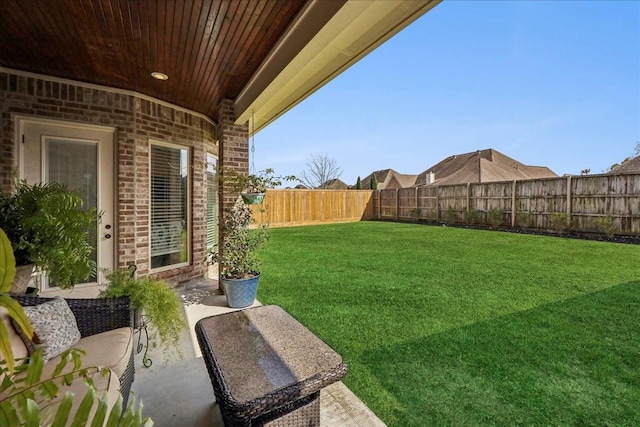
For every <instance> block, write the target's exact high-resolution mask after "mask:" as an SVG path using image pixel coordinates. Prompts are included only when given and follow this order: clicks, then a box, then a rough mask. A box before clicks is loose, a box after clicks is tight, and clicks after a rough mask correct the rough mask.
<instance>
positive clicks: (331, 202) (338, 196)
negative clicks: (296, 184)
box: [253, 189, 373, 227]
mask: <svg viewBox="0 0 640 427" xmlns="http://www.w3.org/2000/svg"><path fill="white" fill-rule="evenodd" d="M372 194H373V191H371V190H288V189H287V190H268V191H267V195H266V197H265V199H264V202H263V203H262V205H253V213H254V219H255V220H256V223H258V224H264V223H268V224H269V225H270V226H271V227H283V226H291V225H306V224H322V223H328V222H348V221H360V220H363V219H371V218H373V202H372V200H373V197H372Z"/></svg>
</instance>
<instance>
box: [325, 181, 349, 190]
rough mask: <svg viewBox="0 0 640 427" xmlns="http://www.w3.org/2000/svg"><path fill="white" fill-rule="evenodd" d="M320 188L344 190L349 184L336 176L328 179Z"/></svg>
mask: <svg viewBox="0 0 640 427" xmlns="http://www.w3.org/2000/svg"><path fill="white" fill-rule="evenodd" d="M321 188H324V189H328V190H346V189H347V188H349V186H348V185H347V184H345V183H344V181H342V180H340V179H338V178H336V179H330V180H329V181H327V182H325V183H324V185H323V186H322V187H321Z"/></svg>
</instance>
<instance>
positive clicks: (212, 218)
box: [207, 154, 218, 252]
mask: <svg viewBox="0 0 640 427" xmlns="http://www.w3.org/2000/svg"><path fill="white" fill-rule="evenodd" d="M217 218H218V159H217V158H216V157H215V156H214V155H213V154H207V252H209V251H210V250H212V249H213V247H214V246H215V245H216V244H217V243H218V223H217Z"/></svg>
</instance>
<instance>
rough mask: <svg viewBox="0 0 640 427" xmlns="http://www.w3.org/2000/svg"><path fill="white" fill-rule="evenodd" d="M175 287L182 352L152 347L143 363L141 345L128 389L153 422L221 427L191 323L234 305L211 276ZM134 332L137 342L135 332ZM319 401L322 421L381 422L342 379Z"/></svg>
mask: <svg viewBox="0 0 640 427" xmlns="http://www.w3.org/2000/svg"><path fill="white" fill-rule="evenodd" d="M178 293H179V295H180V297H181V298H182V300H183V303H184V307H185V314H186V318H187V321H188V323H189V328H188V330H185V331H184V332H183V334H182V337H181V339H180V352H181V353H182V356H180V355H179V354H178V352H177V351H172V352H168V353H164V352H163V350H162V349H161V348H151V349H149V352H148V357H150V358H151V360H152V365H151V366H150V367H149V368H147V367H145V366H143V353H144V350H143V351H142V352H141V353H139V354H136V355H135V362H136V374H135V380H134V382H133V387H132V389H133V391H134V393H135V398H136V400H138V399H140V400H142V403H143V405H144V408H143V414H144V416H149V417H151V418H152V419H153V421H154V425H155V426H159V427H162V426H203V427H204V426H207V427H222V426H223V423H222V418H221V416H220V411H219V409H218V406H217V404H216V403H215V398H214V396H213V389H212V388H211V382H210V380H209V375H208V373H207V369H206V367H205V365H204V361H203V359H202V356H201V354H200V349H199V348H198V343H197V340H196V337H195V332H194V326H195V323H196V322H197V321H198V320H199V319H201V318H203V317H207V316H213V315H216V314H222V313H226V312H229V311H232V310H233V309H230V308H229V307H227V306H226V300H225V297H224V296H223V295H219V292H218V286H217V282H216V281H213V280H207V281H202V282H198V283H194V284H191V285H188V286H185V287H184V288H181V289H179V290H178ZM257 304H258V303H257ZM135 338H136V343H134V344H137V339H138V335H136V337H135ZM247 380H248V381H250V378H249V379H247ZM320 406H321V409H320V424H321V426H322V427H378V426H385V424H384V423H383V422H382V421H381V420H380V419H379V418H378V417H376V415H375V414H374V413H373V412H371V410H370V409H369V408H367V406H366V405H364V403H362V402H361V401H360V399H358V397H357V396H356V395H354V394H353V393H352V392H351V391H350V390H349V389H348V388H347V387H346V386H345V385H344V384H343V383H342V382H337V383H334V384H332V385H330V386H329V387H326V388H325V389H323V390H322V392H321V393H320Z"/></svg>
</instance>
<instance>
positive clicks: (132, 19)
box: [0, 0, 441, 132]
mask: <svg viewBox="0 0 640 427" xmlns="http://www.w3.org/2000/svg"><path fill="white" fill-rule="evenodd" d="M440 1H441V0H427V1H420V2H405V1H384V2H382V1H374V2H368V1H367V2H365V1H359V0H278V1H273V0H248V1H242V2H241V1H236V0H198V1H143V0H138V1H129V0H100V1H77V0H56V1H42V0H4V1H0V40H2V43H0V70H1V69H3V68H4V69H10V70H12V71H20V72H28V73H37V74H40V75H45V76H51V77H54V78H60V79H68V80H73V81H79V82H83V83H89V84H96V85H102V86H109V87H114V88H117V89H122V90H126V91H133V92H136V93H140V94H143V95H147V96H150V97H153V98H157V99H160V100H163V101H166V102H168V103H171V104H175V105H178V106H181V107H184V108H187V109H189V110H192V111H195V112H198V113H201V114H202V115H204V116H206V117H208V118H210V119H211V120H213V121H214V122H217V120H218V107H219V105H220V103H221V100H222V99H232V100H233V101H234V108H235V114H236V123H237V124H244V123H247V122H249V119H251V118H252V116H253V117H254V120H255V129H251V130H250V131H251V132H254V131H255V130H259V129H260V128H262V127H263V126H265V125H266V124H268V123H269V122H271V121H272V120H274V119H275V118H276V117H278V116H279V115H281V114H283V113H284V112H286V111H288V110H289V109H290V108H292V107H293V106H295V105H296V104H297V103H299V102H300V101H301V100H303V99H304V98H306V97H307V96H309V95H310V94H311V93H313V92H315V91H316V90H317V89H318V88H320V87H322V86H323V85H324V84H326V83H327V82H328V81H330V80H331V79H332V78H334V77H335V76H337V75H338V74H340V73H341V72H342V71H344V70H345V69H346V68H348V67H349V66H351V65H352V64H354V63H355V62H356V61H358V60H359V59H361V58H362V57H363V56H364V55H366V54H367V53H369V52H370V51H372V50H373V49H375V48H376V47H378V46H379V45H380V44H382V43H383V42H384V41H386V40H388V39H389V38H390V37H392V36H393V35H394V34H396V33H397V32H398V31H400V30H401V29H403V28H404V27H406V26H407V25H409V24H410V23H411V22H413V21H415V20H416V19H417V18H419V17H420V16H422V15H423V14H424V13H426V12H427V11H429V10H430V9H431V8H433V7H434V6H435V5H437V4H438V3H439V2H440ZM153 71H159V72H162V73H164V74H166V75H167V76H168V80H166V81H159V80H155V79H153V78H152V77H151V73H152V72H153ZM252 122H253V120H252Z"/></svg>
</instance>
